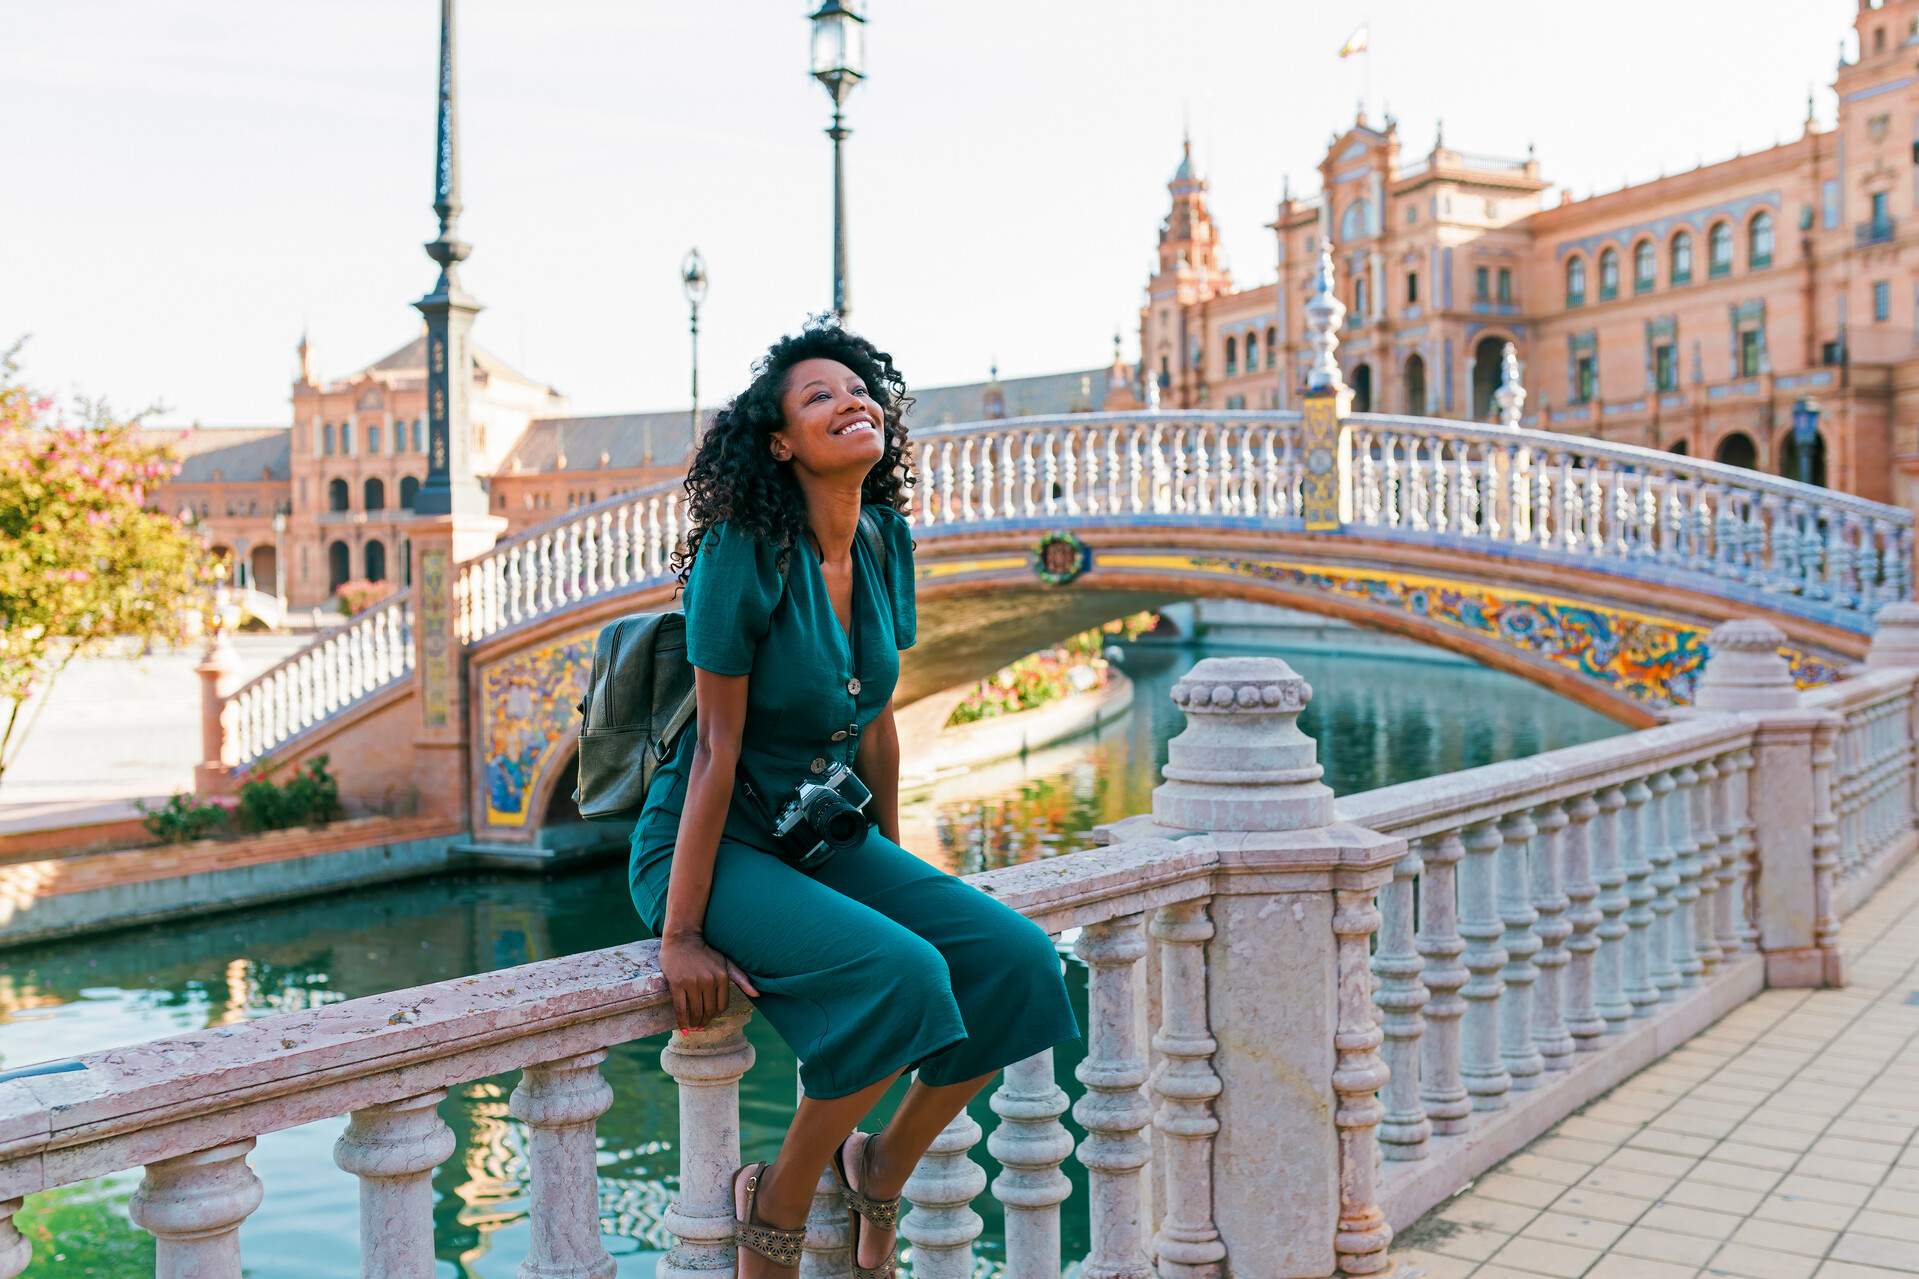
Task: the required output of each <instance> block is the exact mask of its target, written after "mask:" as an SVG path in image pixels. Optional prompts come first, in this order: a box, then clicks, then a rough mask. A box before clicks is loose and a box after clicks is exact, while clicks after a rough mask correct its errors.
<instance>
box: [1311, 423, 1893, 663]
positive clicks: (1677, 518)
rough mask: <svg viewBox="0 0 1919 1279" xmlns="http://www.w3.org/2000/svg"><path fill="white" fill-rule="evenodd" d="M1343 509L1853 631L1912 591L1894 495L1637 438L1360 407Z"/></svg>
mask: <svg viewBox="0 0 1919 1279" xmlns="http://www.w3.org/2000/svg"><path fill="white" fill-rule="evenodd" d="M1345 429H1346V433H1347V436H1348V439H1349V444H1348V445H1347V447H1346V448H1345V449H1343V451H1342V452H1343V456H1342V458H1341V471H1342V493H1343V494H1347V493H1349V494H1350V496H1348V497H1346V498H1345V503H1344V507H1345V509H1344V510H1343V511H1342V514H1343V515H1344V517H1345V518H1346V519H1347V520H1348V521H1350V522H1352V523H1355V524H1361V525H1365V526H1367V527H1369V528H1375V529H1388V530H1393V531H1396V532H1402V533H1408V534H1414V535H1438V536H1441V537H1446V538H1449V539H1456V540H1465V541H1470V542H1479V543H1491V544H1500V545H1505V546H1511V547H1516V548H1527V549H1530V550H1533V551H1537V552H1540V553H1543V554H1547V555H1553V556H1556V557H1559V558H1564V559H1568V560H1573V561H1590V562H1594V563H1596V564H1603V563H1611V564H1615V565H1618V564H1624V565H1627V566H1633V565H1645V566H1648V567H1650V568H1652V569H1654V570H1679V571H1687V572H1689V573H1690V574H1692V575H1693V576H1694V577H1695V578H1696V579H1703V580H1708V581H1714V582H1726V583H1731V584H1735V585H1738V586H1742V587H1756V588H1758V589H1759V590H1761V591H1765V592H1770V593H1776V594H1780V595H1786V596H1797V597H1799V598H1800V599H1803V600H1807V601H1813V602H1816V603H1818V604H1820V605H1822V606H1823V608H1824V609H1825V610H1827V611H1830V612H1831V613H1833V614H1834V615H1836V618H1837V619H1838V620H1841V621H1842V622H1843V623H1844V624H1847V625H1849V626H1851V627H1853V628H1854V629H1860V630H1865V629H1870V627H1869V622H1870V619H1871V616H1872V614H1873V613H1874V612H1875V611H1876V610H1877V609H1878V608H1879V607H1880V606H1881V605H1883V604H1886V603H1890V602H1892V601H1894V600H1903V599H1905V598H1907V597H1908V596H1909V595H1910V594H1911V590H1912V551H1913V519H1912V513H1911V512H1910V511H1907V510H1904V509H1903V508H1900V507H1895V506H1887V505H1885V504H1883V503H1879V502H1869V501H1866V500H1865V499H1863V498H1857V497H1853V496H1850V495H1849V494H1845V493H1835V492H1832V491H1831V490H1828V489H1822V488H1818V487H1816V486H1812V485H1806V484H1800V483H1797V482H1796V481H1792V480H1785V479H1780V478H1779V477H1777V476H1771V475H1765V474H1761V473H1760V472H1757V471H1751V470H1747V469H1746V468H1744V467H1737V466H1729V465H1726V464H1723V463H1718V462H1707V461H1699V460H1695V459H1692V458H1687V457H1684V456H1680V455H1675V454H1670V453H1663V452H1659V451H1657V450H1653V449H1644V448H1638V447H1636V446H1633V445H1628V444H1609V443H1606V442H1603V441H1597V440H1591V439H1585V438H1582V437H1578V436H1567V435H1555V434H1550V433H1547V432H1543V431H1514V430H1508V429H1506V428H1502V427H1496V426H1483V425H1477V424H1474V423H1469V422H1453V421H1445V420H1441V419H1437V418H1410V417H1389V416H1383V415H1370V414H1356V415H1354V416H1352V417H1350V418H1348V419H1347V420H1346V424H1345Z"/></svg>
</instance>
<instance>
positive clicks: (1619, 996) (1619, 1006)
mask: <svg viewBox="0 0 1919 1279" xmlns="http://www.w3.org/2000/svg"><path fill="white" fill-rule="evenodd" d="M1595 799H1596V801H1597V803H1598V806H1599V820H1598V821H1597V822H1595V823H1594V824H1593V826H1592V837H1591V844H1592V862H1593V881H1594V882H1595V883H1596V884H1597V885H1598V886H1599V898H1598V900H1597V901H1596V902H1595V903H1594V904H1595V905H1596V906H1597V907H1598V908H1599V915H1600V920H1599V927H1598V929H1597V930H1596V931H1597V933H1598V937H1599V952H1598V954H1597V955H1595V956H1594V963H1593V985H1594V987H1595V989H1594V994H1593V1002H1594V1004H1595V1006H1596V1007H1597V1008H1598V1010H1599V1015H1600V1016H1601V1017H1603V1018H1604V1019H1605V1022H1606V1030H1607V1031H1608V1032H1609V1033H1610V1032H1613V1031H1618V1030H1622V1029H1624V1027H1625V1024H1626V1022H1628V1021H1630V1020H1631V1019H1632V1000H1630V999H1628V998H1627V997H1626V934H1627V932H1629V931H1630V930H1629V929H1628V928H1627V927H1626V910H1627V908H1628V907H1629V906H1631V905H1632V900H1631V898H1629V897H1627V896H1626V870H1625V865H1624V863H1623V862H1622V861H1621V859H1620V829H1619V828H1620V822H1619V812H1620V810H1621V809H1623V808H1624V807H1625V806H1626V797H1625V795H1623V794H1622V793H1621V792H1620V789H1619V787H1617V786H1608V787H1606V788H1605V789H1604V790H1602V791H1600V792H1599V794H1598V795H1597V796H1595ZM1587 1042H1589V1041H1585V1040H1582V1041H1580V1046H1581V1047H1582V1048H1583V1047H1585V1045H1586V1043H1587Z"/></svg>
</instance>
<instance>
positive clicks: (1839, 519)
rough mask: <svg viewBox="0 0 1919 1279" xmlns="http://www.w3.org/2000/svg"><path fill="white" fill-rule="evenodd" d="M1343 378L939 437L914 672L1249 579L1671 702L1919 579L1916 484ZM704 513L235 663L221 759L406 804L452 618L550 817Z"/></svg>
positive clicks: (952, 675) (507, 821)
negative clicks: (1647, 442)
mask: <svg viewBox="0 0 1919 1279" xmlns="http://www.w3.org/2000/svg"><path fill="white" fill-rule="evenodd" d="M1333 407H1334V406H1333V404H1332V402H1331V401H1325V402H1323V408H1324V409H1325V410H1326V411H1325V412H1324V414H1323V415H1322V418H1321V420H1319V421H1314V420H1313V418H1314V409H1313V408H1312V407H1309V409H1308V410H1307V412H1306V413H1305V414H1303V415H1302V414H1300V413H1246V412H1239V413H1196V412H1181V413H1159V412H1152V413H1144V414H1075V415H1071V416H1066V417H1050V418H1028V419H1016V420H1007V421H995V422H984V423H973V424H966V425H957V426H949V427H943V428H940V429H937V430H934V431H930V432H928V433H926V434H925V435H924V436H921V437H919V438H918V439H917V441H916V443H915V449H916V458H915V460H916V463H917V470H918V474H919V485H918V487H917V489H916V491H915V495H914V503H915V509H914V511H913V516H912V518H913V523H914V528H915V537H916V539H917V541H918V544H919V547H918V553H917V556H916V559H917V564H918V573H919V590H920V611H921V643H920V646H919V647H918V648H917V649H916V650H915V651H914V654H913V655H912V657H911V658H910V659H909V661H908V662H907V664H906V670H905V674H904V676H903V680H902V686H901V690H900V701H901V702H902V703H905V702H910V701H912V700H914V699H916V698H918V697H920V696H923V695H925V694H927V693H930V692H933V691H937V690H938V689H940V688H944V687H949V686H951V685H953V684H955V683H958V682H961V681H963V680H967V679H972V678H978V677H980V676H983V675H985V674H988V673H990V672H991V671H993V670H995V669H997V668H998V667H999V666H1000V665H1002V664H1004V663H1005V662H1006V661H1007V660H1009V659H1011V658H1012V657H1015V656H1017V655H1019V654H1021V653H1025V652H1029V651H1031V650H1033V649H1034V648H1038V647H1042V646H1044V645H1045V644H1047V643H1049V642H1051V641H1053V640H1055V639H1057V638H1059V637H1060V636H1063V635H1066V634H1070V633H1072V632H1074V631H1076V630H1079V629H1083V628H1084V627H1086V626H1088V625H1092V624H1095V623H1097V622H1100V621H1104V620H1107V619H1109V618H1112V617H1115V616H1119V615H1122V614H1125V613H1127V612H1130V611H1134V610H1136V609H1139V608H1143V607H1154V606H1157V605H1160V604H1164V603H1167V602H1170V601H1173V600H1177V599H1186V598H1192V597H1195V596H1230V597H1235V598H1240V599H1248V600H1258V601H1266V602H1273V603H1281V604H1286V605H1290V606H1292V607H1296V608H1301V609H1306V610H1310V611H1313V612H1318V613H1325V614H1332V615H1336V616H1339V617H1343V618H1347V619H1350V620H1352V621H1355V622H1358V623H1361V624H1364V625H1368V626H1374V627H1379V628H1382V629H1386V630H1391V631H1395V632H1399V633H1401V634H1405V635H1410V636H1414V637H1416V638H1419V639H1422V640H1426V641H1428V642H1431V643H1434V644H1437V645H1440V646H1443V647H1446V648H1449V649H1453V650H1456V651H1459V652H1462V653H1465V654H1468V655H1470V656H1472V657H1474V658H1476V659H1478V660H1480V661H1483V662H1485V663H1487V664H1490V665H1493V666H1496V667H1501V668H1503V669H1506V670H1509V671H1512V672H1515V673H1517V674H1520V675H1522V676H1524V677H1526V678H1529V679H1533V680H1537V681H1539V682H1541V683H1544V684H1547V685H1550V686H1552V687H1553V688H1555V689H1558V690H1560V691H1561V692H1563V693H1565V694H1566V695H1568V696H1571V697H1574V698H1576V699H1578V700H1580V701H1582V702H1585V703H1587V704H1589V705H1592V706H1595V707H1597V708H1599V709H1601V710H1603V711H1605V712H1607V713H1609V714H1612V715H1614V716H1615V717H1617V718H1619V719H1621V720H1623V721H1626V722H1628V723H1635V724H1642V725H1643V724H1647V723H1651V722H1652V721H1653V720H1654V719H1655V718H1656V717H1657V716H1658V715H1659V714H1660V713H1661V712H1663V711H1664V710H1666V709H1667V708H1669V707H1673V706H1679V705H1684V704H1686V703H1688V702H1689V701H1690V700H1691V693H1692V687H1693V682H1694V680H1695V679H1696V677H1697V675H1698V672H1699V671H1700V670H1701V669H1702V667H1703V664H1704V662H1705V659H1706V657H1707V650H1708V645H1707V643H1706V635H1707V633H1708V632H1709V631H1710V630H1711V628H1712V627H1713V626H1714V625H1715V624H1717V623H1718V622H1720V621H1724V620H1726V619H1728V618H1731V617H1734V616H1759V617H1764V618H1766V619H1768V620H1770V621H1772V622H1773V623H1774V624H1775V625H1777V626H1778V627H1779V628H1780V630H1781V631H1782V632H1783V633H1784V634H1785V636H1786V645H1785V646H1784V648H1783V649H1782V652H1783V653H1784V655H1785V656H1786V657H1787V659H1788V661H1789V663H1790V666H1791V669H1792V671H1793V674H1794V678H1795V680H1796V681H1797V682H1798V683H1799V684H1800V685H1801V686H1802V687H1809V686H1814V685H1820V684H1825V683H1829V682H1831V681H1833V680H1835V679H1836V678H1837V677H1838V675H1839V674H1840V672H1841V670H1842V669H1843V668H1844V667H1845V666H1846V665H1847V664H1849V663H1850V662H1852V661H1854V660H1855V659H1857V658H1859V657H1860V656H1861V655H1863V653H1864V651H1865V647H1866V644H1867V641H1868V639H1869V637H1870V635H1871V632H1872V629H1873V615H1874V613H1875V612H1876V611H1877V610H1878V609H1879V608H1880V607H1882V606H1883V605H1884V604H1886V603H1888V602H1891V601H1894V600H1903V599H1905V598H1907V597H1908V596H1909V595H1910V594H1911V563H1912V552H1913V546H1912V539H1913V529H1912V516H1911V515H1910V513H1908V512H1906V511H1904V510H1900V509H1897V508H1892V507H1887V506H1883V505H1879V504H1876V503H1872V502H1866V501H1862V500H1860V499H1857V498H1853V497H1849V496H1846V495H1844V494H1840V493H1833V492H1828V491H1826V490H1823V489H1818V488H1811V487H1808V486H1804V485H1800V484H1795V483H1792V482H1790V481H1785V480H1781V479H1777V478H1775V477H1772V476H1767V475H1762V474H1758V473H1755V472H1752V471H1747V470H1743V469H1740V468H1736V467H1729V466H1724V465H1719V464H1716V463H1712V462H1704V461H1698V460H1695V459H1691V458H1686V457H1678V456H1672V455H1668V454H1663V453H1658V452H1653V451H1650V450H1646V449H1640V448H1634V447H1630V446H1626V445H1619V444H1607V443H1603V442H1598V441H1593V440H1589V439H1582V438H1575V437H1569V436H1561V435H1552V434H1547V433H1544V432H1538V431H1527V430H1516V429H1511V428H1504V427H1497V426H1483V425H1475V424H1470V423H1461V422H1454V421H1443V420H1436V419H1426V418H1408V417H1388V416H1376V415H1365V414H1360V415H1352V416H1348V417H1344V418H1340V417H1338V416H1337V415H1336V414H1334V413H1333V412H1332V410H1333ZM683 523H684V520H683V514H682V510H681V506H680V498H679V493H678V488H677V486H674V485H663V486H659V487H656V488H651V489H645V490H640V491H636V492H632V493H628V494H623V495H621V496H618V497H615V498H612V499H609V500H607V501H604V502H601V503H599V504H597V505H594V506H589V507H585V508H582V509H581V510H579V511H576V512H574V513H572V514H570V515H568V516H566V517H563V518H561V519H558V520H555V521H553V522H551V523H549V524H546V525H543V526H541V527H539V528H535V529H532V530H529V531H527V532H525V533H523V534H521V535H520V536H518V537H515V538H512V539H510V540H508V541H506V542H503V543H501V544H499V545H497V546H495V547H494V548H493V549H491V550H488V551H486V552H485V553H483V554H481V555H478V556H476V557H474V558H471V559H468V560H466V561H465V562H463V563H459V564H457V565H456V566H454V567H453V568H452V570H451V572H450V575H449V576H448V578H447V580H445V581H443V582H442V581H433V580H429V579H432V578H434V574H432V573H430V572H429V573H426V574H424V575H423V576H422V578H421V579H419V580H421V581H422V587H421V588H417V589H416V590H415V591H413V592H409V593H408V594H407V595H403V596H401V597H399V598H397V599H394V600H392V601H389V602H388V603H387V604H385V605H384V606H382V607H381V608H379V609H377V610H375V611H374V612H371V613H369V614H367V615H365V616H363V617H361V618H359V619H357V620H356V621H354V622H353V623H352V624H351V625H349V626H348V627H346V628H344V629H343V630H341V631H339V632H336V633H334V634H333V635H332V636H330V637H328V638H327V639H324V640H322V641H320V642H319V643H318V644H316V645H315V646H314V647H313V648H312V649H309V650H308V651H306V652H304V653H301V654H298V655H296V656H294V657H293V658H291V659H289V660H288V661H287V662H284V663H282V664H281V665H280V666H278V667H275V668H274V669H272V670H269V671H267V672H266V673H265V674H263V675H261V676H260V677H259V678H258V679H255V680H253V681H252V682H251V683H249V684H247V685H245V686H244V687H241V688H239V689H238V690H236V691H234V692H233V693H232V695H231V696H230V697H227V698H226V699H225V700H224V703H223V705H222V706H221V707H220V710H219V717H220V723H221V726H222V730H223V731H222V740H221V741H220V742H219V743H218V746H219V754H218V755H217V756H215V755H212V754H210V755H209V759H210V760H211V759H215V758H217V759H219V760H220V761H222V763H223V764H224V765H225V766H226V767H227V768H229V769H231V768H235V767H245V766H250V765H254V764H258V763H262V762H278V761H279V760H281V759H290V758H293V757H297V756H303V755H306V754H310V753H313V752H315V751H318V750H323V749H324V750H329V751H330V753H331V755H332V758H333V760H334V763H335V767H336V768H337V769H340V770H341V771H342V777H343V783H344V784H345V786H346V789H347V793H348V795H349V797H350V798H355V797H357V798H358V799H359V800H360V801H362V802H366V803H370V804H382V803H384V804H387V805H392V804H394V803H396V802H399V803H404V802H406V800H405V797H404V796H402V795H399V793H398V792H396V789H395V771H394V765H395V764H397V763H398V762H399V761H398V760H397V759H396V757H395V754H396V750H402V748H403V745H404V743H406V742H408V741H409V740H410V736H411V735H410V733H409V731H408V728H407V726H406V724H407V722H408V717H409V716H417V714H418V712H417V711H405V710H402V709H401V703H404V702H406V701H407V700H408V699H409V698H410V697H412V696H413V695H414V690H415V688H416V685H417V684H418V683H419V664H418V662H417V661H416V652H415V649H416V646H417V645H418V643H419V642H421V640H422V639H423V638H425V634H432V635H444V636H446V637H447V644H448V645H449V646H451V647H452V648H453V649H454V650H455V651H454V652H453V653H452V654H451V658H452V660H455V661H456V662H457V664H458V666H459V667H460V668H461V669H462V670H463V671H464V678H465V702H466V703H467V709H466V711H465V713H464V716H463V717H462V716H459V715H456V716H455V718H454V723H455V724H456V725H461V724H463V726H464V728H465V733H466V740H467V741H469V742H470V746H471V749H470V752H469V759H468V764H467V767H466V770H465V771H466V774H467V786H468V790H467V794H466V796H465V803H466V804H467V805H468V806H469V807H468V811H469V812H470V813H471V815H472V820H473V828H474V830H475V833H476V836H484V837H486V838H505V839H508V840H514V839H527V838H531V837H532V836H533V834H534V832H536V831H537V829H538V828H539V826H540V825H541V821H542V817H543V815H544V814H545V812H546V809H547V805H548V803H549V802H550V800H551V798H552V796H553V794H554V793H555V791H556V790H557V789H559V788H560V786H561V779H562V778H563V777H565V776H566V775H567V774H568V773H569V772H570V763H571V746H570V741H569V739H570V736H571V730H572V729H573V727H574V722H575V714H576V712H575V710H574V707H575V704H576V703H577V701H578V700H579V697H580V694H581V692H582V685H583V681H584V679H585V676H586V672H587V670H588V669H589V666H590V654H591V647H592V642H593V636H594V634H595V632H596V630H597V629H598V627H599V626H600V625H602V624H603V623H604V622H605V621H606V620H607V619H609V618H611V617H615V616H618V615H619V614H622V613H626V612H631V611H635V610H641V609H653V608H665V607H671V606H672V603H671V601H672V598H673V593H674V585H675V581H674V578H673V576H672V574H671V572H670V570H669V567H668V563H669V558H670V553H671V550H672V548H673V547H674V546H676V545H678V544H679V542H680V540H681V538H682V535H683V533H684V527H683ZM1042 540H1047V541H1049V542H1051V544H1052V545H1051V550H1050V555H1051V556H1052V559H1051V560H1049V564H1048V565H1041V564H1040V563H1039V558H1038V553H1037V550H1038V547H1039V546H1040V544H1041V542H1042ZM1039 568H1046V569H1047V573H1046V575H1045V577H1044V578H1043V577H1042V575H1041V573H1040V572H1038V571H1036V569H1039ZM1055 569H1057V570H1059V571H1053V570H1055ZM422 590H431V591H435V592H438V593H439V595H440V598H439V600H438V602H437V603H436V604H435V605H434V607H433V609H432V616H433V619H438V620H432V621H431V624H430V625H429V626H428V627H426V628H425V634H422V635H416V631H419V629H420V628H419V622H418V618H417V616H416V613H417V611H418V610H419V608H420V607H421V605H420V603H419V601H418V600H417V599H416V598H415V597H416V596H417V595H419V594H420V593H421V591H422ZM430 620H431V619H430ZM455 691H456V692H457V691H458V690H455ZM375 739H377V740H375ZM343 741H345V742H347V743H349V744H348V745H346V746H345V747H344V749H343V748H342V746H341V744H340V743H341V742H343ZM356 742H357V743H363V745H359V746H355V745H352V744H351V743H356ZM362 761H367V762H366V763H364V764H363V763H362ZM361 770H364V775H357V776H356V774H357V773H360V772H361Z"/></svg>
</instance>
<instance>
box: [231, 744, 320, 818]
mask: <svg viewBox="0 0 1919 1279" xmlns="http://www.w3.org/2000/svg"><path fill="white" fill-rule="evenodd" d="M339 815H340V784H339V782H337V781H336V780H334V777H333V774H331V773H329V772H328V771H327V757H326V756H325V755H316V756H314V757H313V758H312V759H310V760H308V761H307V764H306V767H305V768H303V769H300V770H298V771H296V772H295V773H294V774H293V776H291V777H289V778H287V780H286V781H285V782H276V781H274V780H273V779H272V778H270V777H268V776H267V775H266V773H265V772H263V771H261V770H260V769H254V770H252V771H250V772H249V773H248V774H247V775H246V778H245V779H244V780H243V781H241V783H240V817H241V819H242V820H244V821H245V822H246V824H247V826H248V827H250V828H251V829H253V830H285V829H287V828H288V827H290V826H324V825H325V824H326V823H328V822H330V821H332V820H333V819H334V818H335V817H338V816H339Z"/></svg>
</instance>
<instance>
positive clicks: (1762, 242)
mask: <svg viewBox="0 0 1919 1279" xmlns="http://www.w3.org/2000/svg"><path fill="white" fill-rule="evenodd" d="M1771 265H1772V214H1770V213H1767V212H1765V211H1764V210H1761V211H1760V212H1759V213H1758V214H1756V215H1755V216H1754V217H1753V220H1752V223H1751V225H1749V226H1748V227H1747V228H1746V266H1747V268H1748V269H1750V270H1755V271H1756V270H1758V269H1759V268H1760V267H1762V266H1771Z"/></svg>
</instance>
